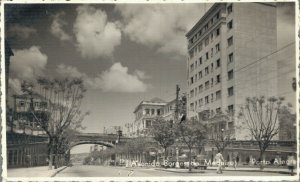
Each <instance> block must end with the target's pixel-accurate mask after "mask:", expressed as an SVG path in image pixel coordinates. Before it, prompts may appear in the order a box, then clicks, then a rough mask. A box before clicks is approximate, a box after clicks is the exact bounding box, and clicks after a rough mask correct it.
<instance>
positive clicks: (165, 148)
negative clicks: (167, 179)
mask: <svg viewBox="0 0 300 182" xmlns="http://www.w3.org/2000/svg"><path fill="white" fill-rule="evenodd" d="M167 157H168V153H167V147H164V167H165V168H167V164H166V160H167Z"/></svg>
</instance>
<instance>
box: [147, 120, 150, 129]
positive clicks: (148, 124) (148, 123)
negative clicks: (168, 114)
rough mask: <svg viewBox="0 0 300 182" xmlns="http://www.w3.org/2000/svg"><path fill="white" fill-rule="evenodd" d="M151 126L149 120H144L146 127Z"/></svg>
mask: <svg viewBox="0 0 300 182" xmlns="http://www.w3.org/2000/svg"><path fill="white" fill-rule="evenodd" d="M150 126H151V120H146V128H150Z"/></svg>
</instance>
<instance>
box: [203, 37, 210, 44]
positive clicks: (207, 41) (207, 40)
mask: <svg viewBox="0 0 300 182" xmlns="http://www.w3.org/2000/svg"><path fill="white" fill-rule="evenodd" d="M204 43H205V46H207V45H208V44H209V37H207V38H206V39H205V42H204Z"/></svg>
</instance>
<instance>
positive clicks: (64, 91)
mask: <svg viewBox="0 0 300 182" xmlns="http://www.w3.org/2000/svg"><path fill="white" fill-rule="evenodd" d="M22 91H23V92H24V93H28V94H29V95H31V96H32V95H34V94H35V95H38V96H39V97H41V99H42V100H43V101H44V102H45V104H44V106H43V107H41V108H40V111H41V110H42V111H43V112H36V111H35V109H34V104H33V99H32V98H31V108H32V109H31V114H32V115H33V117H34V119H35V121H36V122H37V123H38V124H39V125H40V126H41V128H42V129H43V130H44V131H45V132H46V134H47V135H48V138H49V169H52V163H53V162H55V168H57V167H58V152H59V147H60V141H62V140H64V138H63V137H64V136H65V135H64V132H65V131H66V130H67V129H68V128H70V127H71V126H80V125H81V122H82V120H83V119H84V117H85V116H86V115H87V114H88V113H82V112H81V102H82V99H83V96H84V93H85V91H86V89H85V88H84V86H83V81H82V80H81V79H76V78H74V79H61V80H58V79H53V80H52V79H48V78H39V79H37V81H36V83H28V82H23V83H22ZM53 157H54V160H53Z"/></svg>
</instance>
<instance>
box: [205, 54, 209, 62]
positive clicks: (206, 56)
mask: <svg viewBox="0 0 300 182" xmlns="http://www.w3.org/2000/svg"><path fill="white" fill-rule="evenodd" d="M205 58H206V61H207V60H208V58H209V54H208V52H206V54H205Z"/></svg>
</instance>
